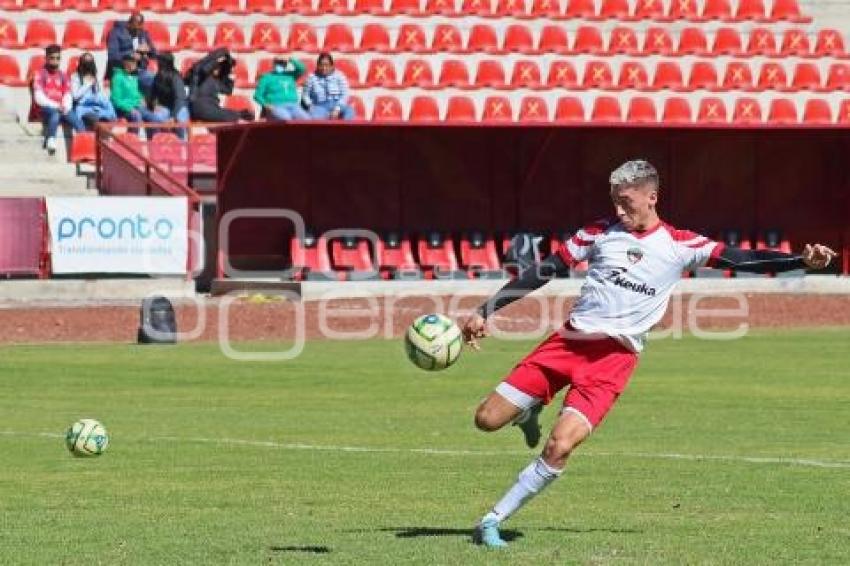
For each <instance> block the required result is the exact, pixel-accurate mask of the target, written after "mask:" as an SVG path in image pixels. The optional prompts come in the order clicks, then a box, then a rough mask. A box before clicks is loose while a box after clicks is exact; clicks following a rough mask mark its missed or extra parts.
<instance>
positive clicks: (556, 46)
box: [537, 25, 571, 55]
mask: <svg viewBox="0 0 850 566" xmlns="http://www.w3.org/2000/svg"><path fill="white" fill-rule="evenodd" d="M537 50H538V51H540V52H541V53H558V54H560V55H566V54H569V53H571V51H570V47H569V43H568V39H567V32H566V31H565V30H564V28H563V27H561V26H555V25H546V26H543V28H542V29H541V30H540V40H539V41H538V43H537Z"/></svg>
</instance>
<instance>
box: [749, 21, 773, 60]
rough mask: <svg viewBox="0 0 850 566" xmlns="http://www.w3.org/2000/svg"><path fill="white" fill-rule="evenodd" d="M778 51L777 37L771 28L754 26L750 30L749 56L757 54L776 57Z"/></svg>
mask: <svg viewBox="0 0 850 566" xmlns="http://www.w3.org/2000/svg"><path fill="white" fill-rule="evenodd" d="M777 53H778V51H777V49H776V37H774V35H773V32H772V31H770V29H769V28H753V29H752V31H750V39H749V41H748V42H747V56H748V57H755V56H756V55H763V56H766V57H774V56H776V54H777Z"/></svg>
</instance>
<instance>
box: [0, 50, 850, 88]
mask: <svg viewBox="0 0 850 566" xmlns="http://www.w3.org/2000/svg"><path fill="white" fill-rule="evenodd" d="M78 59H79V57H78V56H73V57H71V58H70V59H69V60H68V64H67V70H68V72H69V73H70V72H73V71H74V70H75V69H76V66H77V60H78ZM197 60H198V58H197V57H184V58H182V60H181V62H180V68H181V71H182V72H184V73H185V72H186V71H188V69H189V68H190V67H191V66H192V64H193V63H195V61H197ZM272 63H273V59H272V58H271V57H265V58H262V59H260V60H259V61H258V62H257V66H256V69H255V72H254V73H253V76H252V75H251V74H250V73H249V71H248V67H247V65H246V64H245V63H244V62H239V63H238V64H237V65H236V67H235V69H234V78H235V81H236V86H237V88H253V87H254V86H255V85H256V83H257V81H259V79H260V77H261V76H262V75H263V74H265V73H267V72H269V71H270V70H271V67H272ZM304 63H305V64H306V66H307V67H308V70H310V71H312V69H313V68H314V67H315V62H314V61H313V60H312V59H306V60H305V61H304ZM43 64H44V56H43V55H34V56H33V57H31V58H30V60H29V63H28V65H27V69H26V72H25V73H24V74H23V75H22V74H21V68H20V65H19V64H18V59H17V58H16V57H15V56H13V55H8V54H0V84H5V85H9V86H23V85H26V84H28V79H29V77H31V76H32V75H33V74H34V73H35V72H36V71H37V70H38V69H40V68H41V67H42V65H43ZM360 64H361V65H362V66H364V67H365V75H363V78H362V80H361V69H360V67H358V64H357V62H356V61H355V60H353V59H349V58H345V57H340V58H338V59H337V60H336V68H337V69H339V70H340V71H341V72H342V73H344V74H345V75H346V77H347V78H348V80H349V84H350V85H351V87H352V88H355V89H359V88H386V89H408V88H421V89H426V90H431V89H433V90H442V89H447V88H458V89H463V90H478V89H497V90H518V89H531V90H552V89H567V90H572V91H581V90H608V91H614V92H618V91H624V90H639V91H645V92H656V91H662V90H671V91H676V92H694V91H698V90H708V91H712V92H730V91H744V92H765V91H779V92H799V91H812V92H836V91H850V63H843V62H842V63H832V64H830V65H829V66H828V67H827V66H825V65H818V64H815V63H796V64H794V65H793V67H791V73H790V75H789V73H788V72H786V67H789V66H790V65H786V64H783V63H779V62H765V63H762V64H761V65H760V66H758V67H756V66H750V64H749V63H747V62H744V61H729V62H728V63H727V64H726V66H725V69H723V68H721V69H719V70H718V68H717V67H716V66H715V65H714V63H713V62H711V61H696V62H694V63H692V64H691V65H690V68H688V67H687V66H684V65H680V64H679V63H678V62H677V61H658V62H655V63H652V64H644V63H643V62H641V61H635V60H627V61H623V62H622V63H620V64H619V65H618V66H617V67H612V66H611V65H610V64H609V63H608V62H607V61H603V60H589V61H587V62H586V63H585V65H584V66H583V68H582V67H581V66H579V68H580V69H581V70H582V73H581V79H580V78H579V73H578V69H577V68H576V65H574V64H573V63H572V62H570V61H569V60H559V59H556V60H553V61H551V62H550V63H549V65H548V69H546V73H545V77H544V73H543V71H542V69H541V66H540V65H538V63H537V62H536V61H534V60H531V59H519V60H517V61H516V62H515V63H514V64H513V68H512V69H511V68H510V67H507V65H505V64H503V62H502V61H501V60H498V59H482V60H480V61H479V62H478V64H477V67H476V68H474V73H472V72H471V70H470V66H471V64H470V66H468V65H467V63H466V62H464V61H463V60H461V59H454V58H448V59H443V60H442V62H441V63H440V67H439V73H438V74H437V75H436V76H435V74H434V70H433V68H432V66H431V63H430V61H429V60H428V59H426V58H422V57H415V58H410V59H408V60H407V62H405V63H404V68H403V69H402V73H401V75H400V76H399V74H398V72H397V67H396V63H395V61H394V60H392V59H389V58H383V57H375V58H369V59H366V60H364V61H361V62H360ZM822 67H826V73H825V76H824V73H823V72H822V71H821V68H822ZM544 68H545V67H544ZM151 69H152V70H154V69H155V66H153V67H151ZM754 70H755V71H756V73H757V74H756V75H754V72H753V71H754ZM685 73H687V79H686V78H685ZM305 76H306V75H305ZM303 80H304V77H302V79H301V82H303Z"/></svg>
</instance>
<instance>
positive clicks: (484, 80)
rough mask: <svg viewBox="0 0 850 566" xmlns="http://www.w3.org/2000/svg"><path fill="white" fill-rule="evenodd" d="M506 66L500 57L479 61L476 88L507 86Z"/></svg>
mask: <svg viewBox="0 0 850 566" xmlns="http://www.w3.org/2000/svg"><path fill="white" fill-rule="evenodd" d="M506 86H507V84H506V81H505V68H504V67H502V62H501V61H499V60H498V59H484V60H482V61H479V62H478V70H477V71H476V73H475V87H476V88H498V89H501V88H505V87H506Z"/></svg>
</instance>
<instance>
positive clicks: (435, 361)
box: [404, 314, 463, 371]
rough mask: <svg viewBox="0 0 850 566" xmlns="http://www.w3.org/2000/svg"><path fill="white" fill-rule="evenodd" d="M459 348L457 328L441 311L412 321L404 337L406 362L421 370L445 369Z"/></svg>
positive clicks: (453, 360) (458, 354) (454, 360)
mask: <svg viewBox="0 0 850 566" xmlns="http://www.w3.org/2000/svg"><path fill="white" fill-rule="evenodd" d="M462 347H463V341H462V339H461V333H460V328H458V326H457V324H455V323H454V321H453V320H452V319H450V318H448V317H446V316H443V315H441V314H426V315H424V316H420V317H419V318H417V319H416V320H414V321H413V324H411V325H410V327H409V328H408V329H407V334H405V336H404V349H405V351H406V352H407V357H408V358H410V361H411V362H413V363H414V364H416V365H417V366H419V367H420V368H422V369H424V370H429V371H435V370H440V369H446V368H447V367H449V366H450V365H452V364H453V363H455V362H456V361H457V359H458V358H459V357H460V351H461V348H462Z"/></svg>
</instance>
